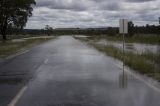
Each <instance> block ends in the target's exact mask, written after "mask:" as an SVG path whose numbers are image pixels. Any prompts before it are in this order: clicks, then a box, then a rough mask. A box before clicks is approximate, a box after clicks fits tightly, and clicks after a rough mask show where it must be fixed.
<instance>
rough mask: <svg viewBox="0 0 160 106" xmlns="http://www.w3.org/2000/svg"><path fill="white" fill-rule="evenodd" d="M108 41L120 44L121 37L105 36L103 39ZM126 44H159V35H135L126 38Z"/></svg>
mask: <svg viewBox="0 0 160 106" xmlns="http://www.w3.org/2000/svg"><path fill="white" fill-rule="evenodd" d="M103 38H105V39H107V40H109V41H120V42H122V40H123V38H122V36H113V37H111V36H105V37H103ZM125 41H126V42H127V43H146V44H160V35H135V36H132V37H126V38H125Z"/></svg>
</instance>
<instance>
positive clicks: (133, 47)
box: [97, 40, 160, 54]
mask: <svg viewBox="0 0 160 106" xmlns="http://www.w3.org/2000/svg"><path fill="white" fill-rule="evenodd" d="M97 44H102V45H113V46H114V47H117V48H119V49H121V50H122V49H123V44H122V42H114V41H106V40H100V41H98V42H97ZM125 51H130V52H134V53H137V54H142V53H145V52H146V53H147V52H149V53H160V45H158V44H157V45H151V44H140V43H126V44H125Z"/></svg>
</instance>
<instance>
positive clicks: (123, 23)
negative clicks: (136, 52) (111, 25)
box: [119, 19, 128, 72]
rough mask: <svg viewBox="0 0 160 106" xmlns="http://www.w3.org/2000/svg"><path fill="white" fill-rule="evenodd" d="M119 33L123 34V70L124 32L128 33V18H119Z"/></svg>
mask: <svg viewBox="0 0 160 106" xmlns="http://www.w3.org/2000/svg"><path fill="white" fill-rule="evenodd" d="M119 33H120V34H123V72H124V63H125V59H124V56H125V52H124V46H125V34H127V33H128V20H127V19H120V20H119Z"/></svg>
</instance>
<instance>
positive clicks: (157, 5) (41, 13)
mask: <svg viewBox="0 0 160 106" xmlns="http://www.w3.org/2000/svg"><path fill="white" fill-rule="evenodd" d="M36 2H37V5H36V6H35V7H34V11H33V16H32V17H31V18H29V21H28V23H27V26H26V28H38V29H41V28H44V26H45V25H50V26H52V27H53V28H65V27H106V26H118V20H119V19H120V18H127V19H128V20H131V21H133V22H134V23H135V24H137V25H145V24H158V17H160V0H36Z"/></svg>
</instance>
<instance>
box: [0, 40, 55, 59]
mask: <svg viewBox="0 0 160 106" xmlns="http://www.w3.org/2000/svg"><path fill="white" fill-rule="evenodd" d="M50 39H53V38H34V39H25V40H24V41H20V42H19V41H18V42H13V41H12V40H7V41H6V42H0V58H5V57H7V56H9V55H11V54H14V53H17V52H18V51H20V50H22V49H26V48H29V47H32V46H33V45H37V44H40V43H43V42H46V41H48V40H50Z"/></svg>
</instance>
